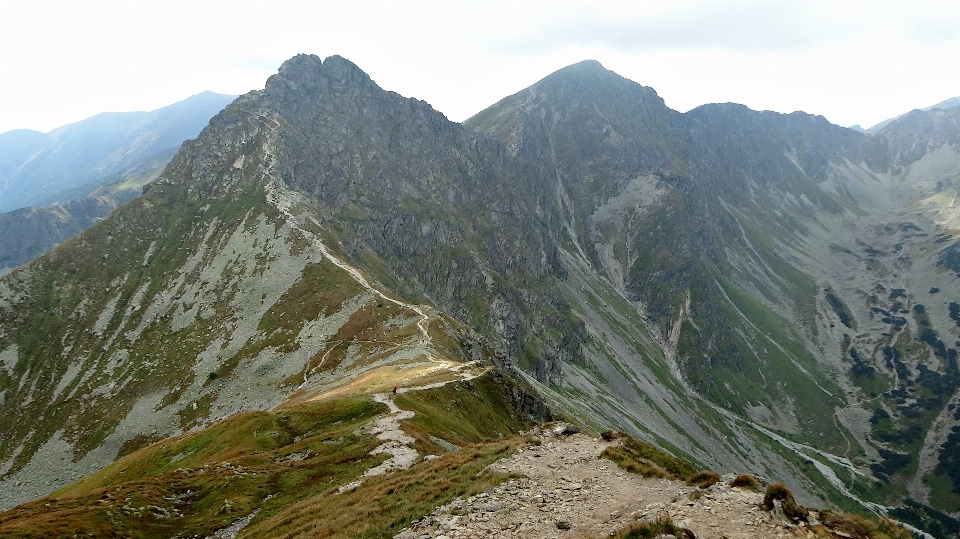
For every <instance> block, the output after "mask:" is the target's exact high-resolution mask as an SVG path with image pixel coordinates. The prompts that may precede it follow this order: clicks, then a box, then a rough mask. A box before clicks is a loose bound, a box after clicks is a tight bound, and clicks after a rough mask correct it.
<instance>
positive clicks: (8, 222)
mask: <svg viewBox="0 0 960 539" xmlns="http://www.w3.org/2000/svg"><path fill="white" fill-rule="evenodd" d="M174 153H176V152H175V149H172V148H171V149H169V150H167V151H165V152H161V153H159V154H156V155H154V156H152V157H150V158H147V159H145V160H144V161H141V162H139V163H137V164H136V165H134V166H132V167H130V168H129V169H127V170H125V171H123V172H122V173H121V174H119V175H118V176H115V177H114V179H113V180H112V181H110V182H109V183H105V184H103V185H101V186H100V187H97V188H96V189H94V191H93V192H92V193H90V194H88V195H86V196H83V197H81V198H76V199H73V200H70V201H69V202H62V203H60V202H58V203H54V204H52V205H49V206H41V207H28V208H21V209H19V210H13V211H10V212H5V213H0V275H3V274H5V273H7V272H9V271H10V270H12V269H14V268H16V267H18V266H20V265H22V264H26V263H27V262H29V261H31V260H33V259H34V258H36V257H38V256H40V255H42V254H43V253H45V252H47V251H49V250H50V249H52V248H53V247H55V246H56V245H57V244H60V243H63V242H65V241H67V240H68V239H70V238H72V237H74V236H76V235H77V234H79V233H81V232H83V231H84V230H86V229H87V228H89V227H91V226H93V225H95V224H97V223H98V222H99V221H100V220H102V219H103V218H105V217H106V216H107V215H109V214H110V212H112V211H113V210H115V209H116V208H117V207H118V206H120V205H121V204H124V203H125V202H128V201H129V200H131V199H133V198H135V197H136V196H138V195H140V193H141V192H142V190H143V186H144V185H146V184H147V183H149V182H151V181H153V180H154V179H156V178H157V176H159V175H160V173H161V172H162V171H163V167H165V166H166V165H167V163H168V162H169V161H170V159H171V158H172V157H173V155H174ZM86 189H88V188H85V189H84V190H86Z"/></svg>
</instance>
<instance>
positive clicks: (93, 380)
mask: <svg viewBox="0 0 960 539" xmlns="http://www.w3.org/2000/svg"><path fill="white" fill-rule="evenodd" d="M957 110H960V109H957ZM920 114H922V115H929V116H921V115H916V114H911V115H908V116H907V117H905V118H904V119H902V120H901V121H898V122H894V123H893V124H891V125H890V126H889V127H888V129H887V130H885V131H884V132H883V133H881V134H880V135H877V136H874V137H869V136H866V135H863V134H860V133H857V132H854V131H852V130H847V129H843V128H840V127H837V126H833V125H831V124H829V123H828V122H827V121H826V120H824V119H823V118H820V117H814V116H811V115H807V114H803V113H795V114H791V115H780V114H775V113H769V112H755V111H751V110H749V109H746V108H745V107H742V106H739V105H731V104H726V105H708V106H704V107H701V108H699V109H696V110H694V111H691V112H689V113H686V114H680V113H677V112H675V111H671V110H670V109H668V108H667V107H666V106H665V105H664V103H663V101H662V100H661V99H660V98H659V97H658V96H657V95H656V93H655V92H654V91H653V90H651V89H649V88H644V87H642V86H639V85H637V84H636V83H633V82H632V81H628V80H626V79H623V78H622V77H619V76H618V75H616V74H614V73H612V72H609V71H607V70H605V69H603V67H602V66H600V65H599V64H597V63H596V62H584V63H581V64H577V65H574V66H571V67H569V68H566V69H563V70H561V71H559V72H557V73H555V74H553V75H551V76H549V77H547V78H546V79H544V80H543V81H540V82H539V83H537V84H536V85H534V86H532V87H531V88H529V89H527V90H524V91H523V92H520V93H518V94H516V95H514V96H510V97H508V98H506V99H504V100H503V101H501V102H500V103H497V104H496V105H494V106H493V107H491V108H490V109H487V110H486V111H483V112H481V113H480V114H478V115H477V116H475V117H474V118H472V119H471V120H469V121H468V122H466V123H465V125H458V124H455V123H452V122H449V121H448V120H447V119H446V118H444V117H443V115H442V114H440V113H438V112H437V111H434V110H433V109H432V108H430V107H429V105H427V104H426V103H423V102H421V101H417V100H413V99H406V98H403V97H401V96H398V95H396V94H393V93H390V92H385V91H383V90H382V89H380V88H379V87H378V86H377V85H376V84H375V83H374V82H373V81H372V80H370V78H369V77H368V76H367V75H366V74H365V73H363V72H362V71H361V70H360V69H359V68H358V67H357V66H355V65H353V64H351V63H350V62H348V61H346V60H344V59H342V58H339V57H331V58H328V59H326V60H324V61H321V60H320V59H319V58H316V57H314V56H306V55H301V56H298V57H295V58H293V59H291V60H289V61H288V62H286V63H284V65H283V66H282V67H281V68H280V71H279V73H278V74H277V75H275V76H273V77H271V78H270V80H269V81H268V82H267V84H266V86H265V88H264V90H263V91H259V92H251V93H250V94H247V95H245V96H242V97H241V98H239V99H237V100H236V101H235V102H234V103H233V104H231V105H230V106H228V107H227V108H226V109H225V110H224V111H223V112H221V113H220V114H218V115H217V116H216V117H215V118H214V119H213V120H212V121H211V122H210V125H209V126H208V127H207V128H206V129H205V130H204V131H203V133H202V134H201V135H200V136H199V137H198V138H197V139H196V140H195V141H189V142H187V143H185V144H184V146H183V147H182V149H181V151H180V152H179V153H178V155H177V157H176V158H174V160H173V161H172V162H171V163H170V165H169V166H168V167H167V168H166V169H165V171H164V172H163V174H162V175H161V177H160V178H159V179H158V180H157V181H156V182H154V183H153V184H151V186H150V188H149V189H148V190H147V192H146V193H145V194H144V195H143V196H142V197H140V198H138V199H136V200H135V201H133V202H131V203H130V204H129V205H127V206H124V207H123V208H120V209H119V210H118V211H117V212H115V213H114V214H113V215H112V216H111V217H109V218H107V219H105V220H104V221H103V222H102V223H100V224H99V225H97V226H95V227H94V228H92V229H90V230H89V231H87V232H86V233H84V234H82V235H80V236H78V237H77V238H75V239H74V240H71V241H69V242H67V243H65V244H64V245H62V246H60V247H59V248H58V249H56V250H54V251H53V252H51V253H49V254H48V255H46V256H44V257H42V258H40V259H38V260H37V261H35V262H34V263H32V264H29V265H27V266H25V267H24V268H21V269H19V270H17V271H14V272H12V273H11V274H10V275H8V276H6V277H5V278H4V279H3V280H2V281H0V292H2V293H0V298H2V300H3V301H2V303H0V350H2V354H0V410H2V414H0V432H2V433H4V437H3V438H2V439H0V463H2V464H0V472H2V474H3V475H2V479H0V487H3V488H0V493H12V494H6V496H7V497H6V498H5V499H4V500H3V506H4V507H8V506H9V505H10V504H13V503H16V502H19V501H23V500H26V499H28V498H31V497H35V496H37V495H39V494H42V493H46V492H49V491H50V490H52V489H53V488H55V487H57V486H60V485H63V484H65V483H66V482H67V481H69V480H71V479H74V478H76V477H79V476H80V475H83V474H85V473H87V472H89V471H93V470H95V469H97V468H99V467H101V466H103V465H105V464H107V463H109V462H111V461H113V460H114V459H115V458H116V457H117V455H119V454H121V453H124V454H125V453H128V452H130V451H132V450H134V449H136V448H139V447H141V446H143V445H145V444H147V443H148V442H150V441H153V440H156V439H159V438H162V437H165V436H168V435H172V434H179V433H182V432H187V431H189V430H191V429H197V428H201V427H203V426H205V425H208V424H209V423H210V422H212V421H215V420H217V419H220V418H224V417H227V416H230V415H231V414H234V413H236V412H239V411H243V410H252V409H265V408H270V407H273V406H277V405H279V404H281V403H284V402H288V401H289V400H290V399H293V400H294V401H301V400H304V399H309V398H311V397H312V396H317V395H321V396H329V395H331V394H333V395H335V394H338V393H337V392H346V393H354V392H360V393H363V392H368V391H382V390H383V389H385V388H387V387H390V386H392V385H396V382H397V381H398V380H399V381H400V385H404V384H407V383H409V384H411V385H413V384H414V380H418V381H417V382H416V385H421V381H420V380H425V382H429V381H431V380H436V381H450V380H457V379H460V378H461V377H462V376H463V373H464V370H463V369H464V367H463V366H462V362H465V361H470V360H477V359H480V360H485V361H489V362H492V363H495V364H497V365H498V366H499V367H501V368H502V369H503V370H504V371H506V372H508V373H511V374H512V375H514V376H516V377H517V378H519V379H521V380H523V381H524V382H525V383H526V384H529V386H530V387H533V388H536V390H537V391H538V392H539V394H540V397H541V398H543V399H545V400H547V401H548V402H549V404H550V405H551V406H552V407H553V408H554V409H555V410H563V411H564V412H566V413H568V414H570V415H572V416H574V417H575V418H577V419H578V420H579V421H580V422H582V424H584V425H585V426H590V427H593V428H596V429H597V430H605V429H606V428H609V427H611V426H616V427H617V428H619V429H623V430H627V431H629V432H631V433H633V434H634V435H637V436H640V437H642V438H645V439H648V440H651V441H655V442H656V443H658V444H659V445H661V446H662V447H666V448H668V449H671V450H673V451H675V452H677V453H680V454H683V455H685V456H686V457H688V458H690V459H691V460H693V461H694V462H695V463H697V464H698V465H700V466H703V467H713V468H718V469H721V470H734V469H736V470H743V469H749V470H752V471H754V472H757V473H761V474H763V475H765V476H767V477H771V478H783V479H785V480H787V481H788V482H789V483H790V484H791V486H792V487H794V489H795V490H796V491H797V494H798V497H800V499H801V500H804V501H806V502H807V503H814V502H816V501H817V500H830V501H832V502H835V503H837V504H847V505H855V504H853V502H852V501H851V500H853V499H856V498H862V499H863V500H864V502H865V503H866V502H869V501H874V502H877V501H882V502H884V503H890V504H895V503H900V502H901V501H902V500H903V499H904V498H905V497H907V496H908V495H909V496H913V497H914V498H916V499H917V500H918V501H920V502H924V503H927V504H931V505H934V506H937V507H940V508H942V509H946V510H948V511H956V509H954V508H953V506H952V505H950V504H952V503H953V501H952V500H953V498H952V496H954V494H953V493H952V490H953V487H951V486H950V485H947V484H946V482H947V481H951V479H949V478H951V477H954V475H952V474H954V472H953V468H952V466H953V461H952V460H951V459H952V457H951V456H950V455H951V454H952V452H951V450H950V448H951V447H953V446H952V445H951V444H954V445H955V444H956V441H955V440H954V438H955V436H954V438H951V436H953V434H952V432H953V431H952V430H951V429H953V427H954V425H955V424H956V423H957V418H955V417H954V416H953V415H952V414H955V408H956V407H955V406H954V407H953V408H951V405H952V404H954V403H953V402H952V400H954V394H955V393H956V389H957V388H956V386H955V384H954V382H953V381H952V380H954V375H953V374H952V373H953V372H954V371H955V370H956V366H955V365H956V362H955V359H956V357H955V356H956V352H954V351H953V350H952V349H953V348H954V346H953V345H950V344H949V343H951V342H953V341H954V340H957V339H958V338H960V333H958V331H957V329H958V326H957V324H954V320H956V319H960V314H955V313H954V311H956V310H960V307H956V308H954V307H952V306H951V305H950V304H949V303H944V304H943V305H942V306H941V305H939V304H938V305H936V306H934V305H933V304H932V302H930V301H927V300H926V297H927V296H921V295H922V294H927V295H928V296H929V295H930V294H935V293H934V292H933V289H934V288H936V289H937V290H938V292H936V293H939V294H942V296H940V297H942V298H944V299H947V300H948V301H949V300H950V298H954V297H956V296H957V295H958V292H960V290H958V289H957V286H958V285H957V281H956V279H955V275H954V273H960V269H958V266H960V264H958V263H957V260H960V255H958V254H957V252H958V250H960V245H957V244H956V243H954V242H955V237H956V232H955V228H954V227H955V223H956V218H955V216H956V213H955V209H954V207H953V198H952V195H951V193H952V189H953V179H954V178H955V176H956V171H957V170H960V167H958V166H957V165H958V164H960V160H958V159H957V155H958V154H957V151H956V142H955V141H956V140H957V135H958V134H960V130H957V129H956V125H957V123H956V121H955V119H954V118H955V116H954V115H955V114H956V113H955V112H954V111H953V109H951V110H946V111H931V112H929V113H920ZM907 120H909V121H907ZM898 246H899V247H898ZM921 298H923V301H927V302H928V303H930V305H922V304H920V301H921ZM941 301H942V300H941ZM901 311H907V312H906V313H903V312H901ZM903 314H907V315H909V316H902V315H903ZM908 318H909V319H908ZM951 324H953V325H951ZM958 346H960V345H958ZM951 357H953V362H952V363H951ZM421 375H423V376H421ZM405 380H406V381H405ZM425 382H424V383H425ZM523 391H527V390H526V389H525V390H523ZM523 391H521V392H520V393H515V394H514V396H515V398H516V399H517V400H518V401H522V402H526V405H524V406H526V408H524V406H521V410H522V411H523V413H532V414H534V415H536V414H537V413H539V412H537V410H540V411H542V408H541V407H539V405H537V404H536V400H535V399H534V400H529V401H528V400H527V399H526V397H524V396H523V395H522V394H521V393H523ZM871 418H873V421H872V422H871ZM868 425H869V426H868ZM905 458H906V461H905V460H904V459H905ZM911 459H912V460H911ZM904 462H907V463H910V462H916V463H917V464H907V465H906V466H904V464H903V463H904ZM875 478H880V479H884V480H889V481H885V482H886V483H888V484H887V485H886V486H884V485H880V484H878V483H877V482H876V481H875ZM867 505H869V503H867ZM911 507H913V506H911ZM914 516H916V515H914Z"/></svg>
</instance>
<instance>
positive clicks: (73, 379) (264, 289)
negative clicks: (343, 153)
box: [0, 94, 487, 506]
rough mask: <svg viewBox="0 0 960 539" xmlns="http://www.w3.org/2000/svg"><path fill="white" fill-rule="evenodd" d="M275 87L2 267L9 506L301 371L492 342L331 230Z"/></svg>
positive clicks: (313, 383)
mask: <svg viewBox="0 0 960 539" xmlns="http://www.w3.org/2000/svg"><path fill="white" fill-rule="evenodd" d="M264 97H266V96H264V95H263V94H252V95H248V96H246V97H245V98H243V99H240V100H239V101H238V102H237V103H235V104H234V105H232V106H231V107H230V108H228V109H227V111H225V112H223V113H221V114H220V115H218V116H217V117H215V118H214V120H213V121H212V123H211V126H210V127H209V128H208V129H207V130H205V131H204V133H203V135H202V136H201V137H200V138H198V139H197V140H196V141H190V142H187V143H186V144H185V146H184V149H183V150H182V151H181V152H180V154H178V156H177V157H176V158H175V159H174V161H173V162H172V163H171V164H170V165H169V166H168V167H167V169H166V170H165V172H164V173H163V175H162V176H161V178H160V179H158V180H157V181H156V182H154V183H153V184H151V188H150V189H149V190H148V192H147V193H146V194H145V195H143V196H142V197H140V198H138V199H136V200H134V201H133V202H131V203H130V204H128V205H126V206H124V207H122V208H121V209H119V210H118V211H117V212H115V213H114V214H113V215H111V217H110V218H108V219H107V220H105V221H104V222H103V223H101V224H100V225H97V226H95V227H94V228H92V229H90V230H89V231H87V232H86V233H84V234H81V235H80V236H79V237H77V238H74V239H73V240H71V241H69V242H67V243H65V244H64V245H62V246H61V247H60V248H58V249H56V250H54V251H53V252H51V253H49V254H48V255H46V256H44V257H42V258H40V259H38V260H37V261H35V262H34V263H32V264H30V265H28V266H26V267H24V268H21V269H18V270H16V271H14V272H12V273H11V274H9V275H8V276H6V278H5V281H4V282H5V283H6V284H5V288H4V293H3V305H2V308H0V311H2V314H0V326H2V328H3V341H4V342H3V345H2V349H3V350H4V351H3V354H2V357H3V360H2V363H0V364H2V368H0V402H2V407H3V414H2V419H0V431H2V432H4V438H3V441H2V442H0V453H2V455H3V456H2V460H3V461H4V464H3V465H2V471H3V473H4V479H3V480H2V484H3V488H0V493H2V494H3V496H4V499H3V504H4V506H9V505H11V504H13V503H18V502H21V501H25V500H28V499H31V498H33V497H36V496H37V495H39V494H42V493H45V492H48V491H49V490H50V489H51V488H55V487H56V486H58V485H62V484H64V483H66V482H67V481H69V480H72V479H74V478H76V477H79V476H80V475H84V474H86V473H89V472H91V471H94V470H96V469H98V468H100V467H101V466H103V465H105V464H107V463H109V462H111V461H112V460H113V459H114V458H116V456H117V454H118V453H121V452H122V453H126V452H129V451H130V450H132V449H135V448H136V447H139V446H140V445H143V444H144V443H147V442H149V441H152V440H155V439H157V438H162V437H165V436H168V435H171V434H176V433H179V432H184V431H187V430H189V429H191V428H193V427H196V426H198V425H201V424H205V423H206V422H209V421H214V420H216V419H220V418H223V417H226V416H228V415H231V414H233V413H236V412H239V411H242V410H247V409H261V408H268V407H272V406H274V405H277V404H280V403H281V402H284V401H285V400H286V399H287V398H288V397H289V396H291V395H292V394H294V393H295V392H296V391H297V390H298V389H300V388H307V387H310V388H312V391H313V392H317V391H321V390H324V389H329V388H330V387H332V386H336V385H338V384H337V382H336V380H337V379H339V378H341V377H342V376H345V375H358V373H361V372H368V371H374V370H376V369H377V368H389V369H393V370H395V371H396V370H398V369H399V373H400V374H398V375H397V376H400V375H403V376H407V377H410V378H416V377H418V376H419V377H420V379H423V380H426V381H429V380H430V379H431V378H434V379H436V378H437V377H440V378H441V379H442V377H443V376H444V373H446V372H448V371H449V369H450V368H451V367H452V366H453V364H452V363H450V359H453V360H461V359H479V358H482V357H485V356H486V355H487V353H486V352H484V351H483V345H482V343H479V342H477V341H476V340H471V339H470V338H469V337H468V336H461V334H462V333H465V332H466V330H465V329H464V328H463V327H462V326H461V325H460V324H459V323H457V322H454V321H453V320H451V319H449V318H448V317H444V316H443V315H441V314H440V313H437V312H436V311H434V310H433V309H430V308H429V307H427V306H422V307H420V306H416V305H410V304H407V303H403V302H401V301H398V300H395V299H393V298H390V297H387V296H385V295H384V294H383V293H382V292H380V291H378V290H377V289H376V288H373V287H371V286H370V285H368V284H367V282H366V280H365V279H364V278H363V277H362V276H361V275H360V274H359V273H357V272H356V271H355V270H353V269H352V268H350V267H349V266H348V265H346V264H345V263H342V262H340V260H339V259H338V258H337V257H336V256H335V255H333V254H332V253H331V252H330V251H329V250H328V249H327V247H326V246H325V245H324V244H323V243H321V239H320V236H319V234H320V232H321V230H320V229H319V228H318V227H317V226H316V225H315V224H314V221H313V220H312V219H310V218H309V216H307V215H304V214H303V212H304V210H305V208H304V207H303V205H302V204H299V203H298V202H297V199H298V195H297V194H296V193H293V192H291V191H289V189H288V188H286V187H285V186H283V185H282V184H281V183H280V182H279V181H278V180H277V177H276V175H275V173H274V172H273V171H274V170H275V167H276V166H277V158H276V157H274V155H275V152H276V151H277V145H276V138H277V133H276V132H275V129H276V126H277V124H278V122H279V120H278V119H276V118H275V116H276V114H275V113H272V112H271V111H269V110H263V109H262V108H261V106H262V105H263V103H262V102H261V99H263V98H264ZM331 245H335V243H331ZM465 343H466V344H465ZM470 343H473V344H470ZM465 346H470V347H472V350H467V349H465V348H464V347H465ZM474 356H475V357H474ZM449 376H452V377H454V378H457V377H459V375H458V374H456V373H455V372H453V371H450V374H449ZM352 378H355V376H353V377H352ZM395 379H396V376H395V377H393V378H389V377H388V378H386V380H387V381H386V382H385V381H383V380H381V379H377V378H376V377H373V378H369V379H366V382H364V383H365V384H367V385H368V386H370V387H372V388H377V387H380V386H381V385H383V384H386V383H391V382H393V383H395ZM317 384H319V385H317Z"/></svg>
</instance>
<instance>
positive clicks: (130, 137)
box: [0, 92, 235, 211]
mask: <svg viewBox="0 0 960 539" xmlns="http://www.w3.org/2000/svg"><path fill="white" fill-rule="evenodd" d="M234 97H235V96H230V95H221V94H215V93H213V92H204V93H201V94H198V95H195V96H193V97H190V98H187V99H185V100H183V101H180V102H179V103H174V104H173V105H169V106H167V107H164V108H161V109H157V110H155V111H152V112H107V113H103V114H98V115H96V116H94V117H92V118H88V119H86V120H83V121H80V122H77V123H75V124H70V125H65V126H63V127H60V128H57V129H54V130H53V131H51V132H49V133H38V132H35V131H29V130H17V131H10V132H7V133H3V134H0V211H10V210H15V209H17V208H22V207H25V206H44V205H48V204H52V203H55V202H68V201H70V200H74V199H77V198H82V197H84V196H86V195H87V194H89V193H90V192H91V191H93V190H94V189H96V188H97V187H98V186H100V185H101V184H103V183H104V182H105V181H110V180H111V178H113V177H115V176H117V175H118V174H120V173H122V172H123V171H124V170H126V169H128V168H129V167H131V166H133V165H135V164H137V163H138V162H140V161H144V160H146V159H149V158H151V157H152V156H154V155H157V154H160V153H163V152H169V151H170V150H171V149H174V150H175V149H176V148H177V147H179V146H180V143H182V142H183V141H184V140H186V139H189V138H193V137H195V136H197V134H198V133H199V132H200V130H201V129H203V127H204V126H205V125H207V121H209V119H210V117H212V116H213V115H214V114H216V113H217V112H219V111H220V110H221V109H222V108H223V107H224V106H225V105H226V104H227V103H229V102H230V101H232V100H233V99H234ZM61 192H63V193H61Z"/></svg>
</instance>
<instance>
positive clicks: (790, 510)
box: [761, 481, 809, 520]
mask: <svg viewBox="0 0 960 539" xmlns="http://www.w3.org/2000/svg"><path fill="white" fill-rule="evenodd" d="M774 500H779V501H780V505H781V507H783V514H784V515H786V516H788V517H789V518H792V519H794V520H799V519H803V518H807V513H809V511H808V510H807V508H806V507H803V506H802V505H800V504H798V503H797V500H796V499H794V497H793V492H792V491H791V490H790V489H789V488H788V487H787V485H785V484H784V483H783V481H777V482H776V483H773V484H771V485H770V486H768V487H767V491H766V493H764V496H763V505H762V506H761V507H763V509H764V510H766V511H771V510H773V507H774V506H773V502H774Z"/></svg>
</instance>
